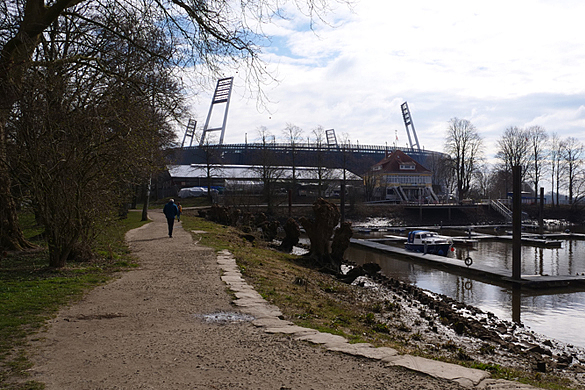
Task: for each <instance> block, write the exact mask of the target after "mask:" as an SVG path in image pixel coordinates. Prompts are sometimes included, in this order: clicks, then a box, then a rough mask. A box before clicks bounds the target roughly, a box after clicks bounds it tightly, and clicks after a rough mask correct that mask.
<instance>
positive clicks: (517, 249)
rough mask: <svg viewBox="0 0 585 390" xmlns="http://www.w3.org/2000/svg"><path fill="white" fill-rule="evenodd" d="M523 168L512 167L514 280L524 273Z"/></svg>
mask: <svg viewBox="0 0 585 390" xmlns="http://www.w3.org/2000/svg"><path fill="white" fill-rule="evenodd" d="M521 173H522V167H521V166H519V165H516V166H513V167H512V181H513V187H512V188H513V191H512V279H514V280H520V274H521V272H522V177H521V176H522V175H521Z"/></svg>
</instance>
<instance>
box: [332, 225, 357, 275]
mask: <svg viewBox="0 0 585 390" xmlns="http://www.w3.org/2000/svg"><path fill="white" fill-rule="evenodd" d="M351 236H353V231H352V230H351V222H342V223H341V226H339V227H338V228H337V229H335V234H334V235H333V242H332V243H331V263H332V265H333V266H334V268H335V269H336V270H338V271H337V272H338V273H339V272H341V263H342V262H343V254H344V253H345V250H346V249H347V248H349V242H350V239H351Z"/></svg>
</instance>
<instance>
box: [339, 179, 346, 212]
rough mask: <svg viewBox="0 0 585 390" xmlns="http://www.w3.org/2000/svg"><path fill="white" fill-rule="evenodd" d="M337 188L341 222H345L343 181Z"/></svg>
mask: <svg viewBox="0 0 585 390" xmlns="http://www.w3.org/2000/svg"><path fill="white" fill-rule="evenodd" d="M339 187H340V191H339V212H340V213H341V222H345V180H342V181H341V185H340V186H339Z"/></svg>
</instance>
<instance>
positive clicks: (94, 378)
mask: <svg viewBox="0 0 585 390" xmlns="http://www.w3.org/2000/svg"><path fill="white" fill-rule="evenodd" d="M151 218H153V220H154V221H153V222H152V223H149V224H147V225H145V226H143V227H141V228H139V229H136V230H133V231H130V232H129V233H128V234H127V240H128V242H129V244H130V247H131V249H132V251H133V252H134V253H135V255H136V256H137V257H138V259H139V263H140V265H141V266H140V267H139V268H138V269H136V270H132V271H129V272H126V273H124V274H123V275H121V277H120V278H119V279H116V280H114V281H112V282H111V283H109V284H107V285H105V286H102V287H99V288H96V289H94V290H93V291H91V292H90V293H89V294H88V295H87V296H86V297H85V298H84V299H83V300H82V301H80V302H79V303H77V304H75V305H74V306H71V307H69V308H66V309H63V310H62V311H61V312H60V313H59V314H58V316H57V317H56V318H55V319H54V320H51V321H50V322H49V324H48V325H49V326H48V328H47V331H46V332H45V333H42V334H41V337H42V338H43V339H42V341H40V342H37V343H36V345H35V346H34V347H35V348H36V349H37V353H36V354H35V356H34V358H33V362H34V363H35V365H34V367H33V369H32V370H31V374H32V379H34V380H37V381H40V382H44V383H46V388H47V389H49V390H50V389H408V388H416V389H461V387H460V386H459V385H458V384H456V383H453V382H449V381H445V380H440V379H435V378H432V377H429V376H427V375H424V374H420V373H417V372H412V371H409V370H406V369H404V368H400V367H387V366H386V365H385V364H384V363H382V362H379V361H375V360H370V359H366V358H360V357H355V356H349V355H345V354H341V353H335V352H329V351H326V350H325V349H324V348H322V347H319V346H315V345H312V344H309V343H307V342H303V341H297V340H293V339H292V338H290V337H289V336H284V335H272V334H267V333H265V332H264V331H262V330H261V329H259V328H257V327H255V326H254V325H252V324H251V323H250V322H249V321H245V319H246V318H245V316H242V318H240V317H238V316H237V315H238V314H239V313H238V310H237V309H236V308H235V307H234V306H233V305H232V304H231V298H230V296H229V295H228V293H227V292H226V286H225V284H224V283H223V282H222V281H221V280H220V276H221V270H220V268H219V266H218V264H217V258H216V254H215V253H214V251H213V250H211V249H209V248H205V247H202V246H200V245H197V244H196V243H194V242H193V239H192V237H191V235H190V234H188V233H187V232H185V231H184V230H183V229H182V228H181V225H180V224H176V225H175V232H174V233H173V238H169V237H168V236H167V230H166V221H165V220H164V216H163V215H162V213H161V212H159V211H153V212H151ZM216 313H234V315H236V317H229V318H228V321H219V320H220V319H221V318H218V321H207V320H206V319H208V318H211V319H215V318H216V316H214V315H213V314H216ZM206 316H207V317H206ZM238 319H243V320H244V321H236V320H238Z"/></svg>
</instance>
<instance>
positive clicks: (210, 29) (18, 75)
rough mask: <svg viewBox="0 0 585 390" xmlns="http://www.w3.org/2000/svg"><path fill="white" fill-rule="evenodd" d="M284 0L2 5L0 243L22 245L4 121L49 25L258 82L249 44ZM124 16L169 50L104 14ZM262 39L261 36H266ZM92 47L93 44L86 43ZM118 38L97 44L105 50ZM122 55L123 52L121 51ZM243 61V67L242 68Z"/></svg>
mask: <svg viewBox="0 0 585 390" xmlns="http://www.w3.org/2000/svg"><path fill="white" fill-rule="evenodd" d="M285 3H287V1H284V2H281V1H272V0H252V1H246V2H241V3H239V7H233V6H231V5H230V4H227V3H226V2H224V1H221V0H211V1H199V0H171V1H166V0H155V1H154V2H149V1H137V2H126V1H120V0H104V1H98V0H75V1H74V0H54V1H44V0H22V1H14V2H9V1H4V2H2V3H1V4H0V11H1V14H2V18H0V245H1V246H3V247H5V248H10V249H19V248H22V247H23V246H26V245H27V242H26V240H25V239H24V236H23V235H22V232H21V231H20V229H19V227H18V222H17V218H16V211H15V210H16V207H15V202H14V199H13V197H12V194H11V192H10V188H11V177H10V174H9V161H8V154H7V140H8V137H7V133H6V125H7V122H8V121H9V119H10V117H11V116H12V115H13V109H14V105H15V103H16V102H17V101H18V99H19V98H20V96H21V93H22V91H23V88H24V87H26V86H25V85H24V83H23V79H24V75H25V74H26V72H27V71H28V70H29V69H30V68H31V67H32V66H34V65H35V63H34V61H33V57H34V54H35V51H36V50H37V49H38V48H39V47H40V46H41V45H42V43H43V39H45V38H46V37H47V36H48V34H49V32H48V30H49V27H50V26H52V25H54V24H55V23H64V22H66V21H69V22H70V23H71V25H72V26H80V28H83V29H84V32H91V33H93V35H94V36H95V37H99V36H100V34H102V33H104V32H107V31H110V32H111V33H112V34H113V35H115V36H116V37H118V38H120V40H121V41H123V42H124V43H123V44H122V45H121V47H122V48H123V49H128V50H136V51H139V52H141V53H142V54H143V56H144V57H147V58H157V59H160V60H164V61H165V62H166V64H167V67H168V68H171V67H172V66H173V65H190V66H191V65H193V64H195V65H196V66H195V67H193V68H194V69H195V70H198V71H200V74H202V75H211V77H216V75H218V74H219V73H220V72H221V71H223V70H224V69H226V68H229V67H230V66H231V67H233V68H236V69H239V70H245V71H246V75H245V77H246V78H247V80H249V83H250V85H253V86H257V87H258V88H259V86H260V85H261V83H262V80H264V79H265V78H266V77H267V76H268V75H267V73H266V70H265V67H264V66H263V64H262V62H261V60H260V57H259V55H258V54H259V51H260V48H259V47H258V46H257V44H256V43H255V42H261V41H263V39H262V38H263V37H264V36H263V33H262V25H264V24H266V23H270V22H271V21H272V20H274V18H275V17H283V16H286V15H285V12H284V11H283V10H285V9H286V7H285V5H286V4H285ZM291 3H292V4H293V6H295V5H296V6H297V7H298V8H301V7H302V6H303V4H304V5H306V8H305V9H306V11H305V14H306V15H307V16H308V17H309V18H310V19H311V22H312V21H313V20H314V19H313V18H314V17H315V16H316V17H317V18H318V17H320V15H322V14H323V13H324V12H326V11H327V1H326V0H306V2H304V3H303V2H296V1H291ZM127 14H139V18H137V19H136V20H137V21H142V22H143V23H145V24H146V25H150V26H155V27H156V28H158V29H159V30H160V34H159V36H158V38H157V40H159V41H160V40H165V41H166V42H170V43H172V45H171V46H170V47H172V48H174V50H173V51H172V52H170V53H165V54H163V55H161V53H156V52H153V51H152V50H151V49H152V47H150V46H148V45H147V44H146V43H147V42H145V41H143V40H142V35H141V34H135V32H136V31H129V30H124V29H116V28H111V24H109V23H108V21H109V20H116V19H118V18H120V17H121V16H125V15H127ZM264 41H265V40H264ZM89 44H90V46H93V47H98V46H97V45H95V44H91V43H89ZM116 45H117V46H118V47H120V42H119V41H118V42H115V43H114V42H110V43H108V42H103V43H102V46H101V47H99V50H100V52H101V53H107V52H108V51H110V50H111V49H113V48H115V47H116ZM120 58H123V56H122V55H121V56H120ZM59 61H60V63H70V64H91V65H92V66H93V67H94V68H95V69H100V68H101V66H102V62H101V56H100V55H96V56H89V57H88V56H78V55H72V56H68V57H65V58H62V59H59ZM242 65H244V66H242Z"/></svg>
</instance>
